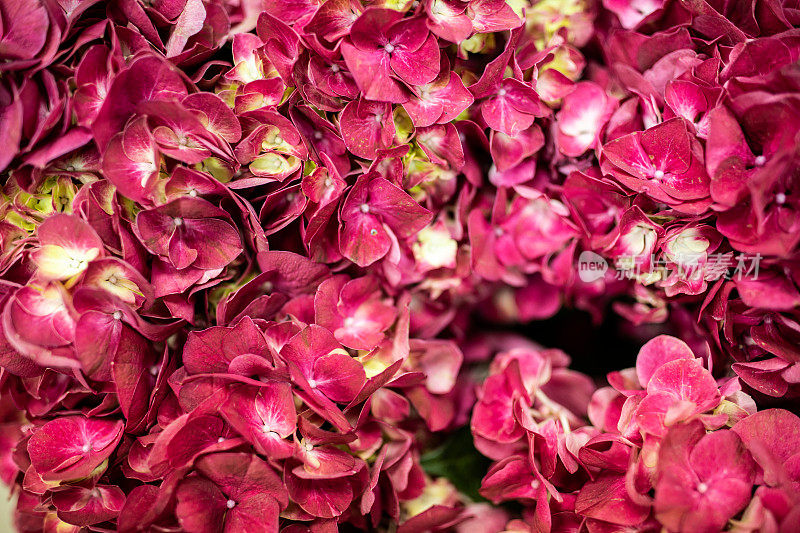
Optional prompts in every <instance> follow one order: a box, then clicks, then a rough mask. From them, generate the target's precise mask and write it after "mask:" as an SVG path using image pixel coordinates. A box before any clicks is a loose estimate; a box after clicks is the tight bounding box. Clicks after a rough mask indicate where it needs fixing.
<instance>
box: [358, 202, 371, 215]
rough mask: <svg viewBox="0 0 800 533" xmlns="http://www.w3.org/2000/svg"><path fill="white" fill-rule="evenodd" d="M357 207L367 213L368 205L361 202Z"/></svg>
mask: <svg viewBox="0 0 800 533" xmlns="http://www.w3.org/2000/svg"><path fill="white" fill-rule="evenodd" d="M359 209H361V212H362V213H369V206H368V205H367V204H361V207H359Z"/></svg>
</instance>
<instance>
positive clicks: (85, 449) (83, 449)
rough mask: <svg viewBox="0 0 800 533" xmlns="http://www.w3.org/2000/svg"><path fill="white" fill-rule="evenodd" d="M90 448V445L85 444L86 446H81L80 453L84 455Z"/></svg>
mask: <svg viewBox="0 0 800 533" xmlns="http://www.w3.org/2000/svg"><path fill="white" fill-rule="evenodd" d="M91 448H92V446H91V445H90V444H89V443H88V442H87V443H86V444H84V445H83V446H81V451H82V452H83V453H86V452H88V451H89V450H90V449H91Z"/></svg>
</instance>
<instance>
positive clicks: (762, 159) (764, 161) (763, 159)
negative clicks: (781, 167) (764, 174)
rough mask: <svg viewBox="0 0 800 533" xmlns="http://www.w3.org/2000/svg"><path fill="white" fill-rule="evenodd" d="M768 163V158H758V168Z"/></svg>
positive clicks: (761, 156)
mask: <svg viewBox="0 0 800 533" xmlns="http://www.w3.org/2000/svg"><path fill="white" fill-rule="evenodd" d="M766 162H767V158H766V157H764V156H763V155H760V156H758V157H756V166H757V167H761V166H764V163H766Z"/></svg>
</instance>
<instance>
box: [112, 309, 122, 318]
mask: <svg viewBox="0 0 800 533" xmlns="http://www.w3.org/2000/svg"><path fill="white" fill-rule="evenodd" d="M113 316H114V320H120V319H122V311H114V315H113Z"/></svg>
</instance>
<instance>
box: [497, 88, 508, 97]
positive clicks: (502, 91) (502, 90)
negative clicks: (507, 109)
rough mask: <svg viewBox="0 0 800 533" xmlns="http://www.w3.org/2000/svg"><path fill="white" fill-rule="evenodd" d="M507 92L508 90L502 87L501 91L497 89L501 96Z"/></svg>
mask: <svg viewBox="0 0 800 533" xmlns="http://www.w3.org/2000/svg"><path fill="white" fill-rule="evenodd" d="M507 92H508V91H506V90H505V89H500V90H499V91H497V94H499V95H500V96H505V95H506V93H507Z"/></svg>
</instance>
